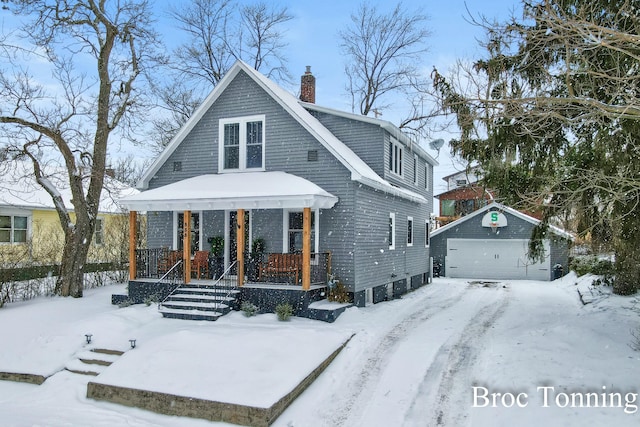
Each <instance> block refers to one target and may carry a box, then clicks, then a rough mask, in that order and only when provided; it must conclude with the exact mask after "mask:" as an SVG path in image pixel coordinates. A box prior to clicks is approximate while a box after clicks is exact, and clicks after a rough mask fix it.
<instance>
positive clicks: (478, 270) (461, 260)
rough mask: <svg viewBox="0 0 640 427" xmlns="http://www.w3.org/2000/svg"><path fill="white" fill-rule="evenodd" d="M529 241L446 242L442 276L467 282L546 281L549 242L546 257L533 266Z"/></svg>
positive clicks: (545, 246)
mask: <svg viewBox="0 0 640 427" xmlns="http://www.w3.org/2000/svg"><path fill="white" fill-rule="evenodd" d="M528 246H529V240H507V239H501V240H497V239H496V240H479V239H447V257H446V259H445V269H446V271H445V274H446V276H447V277H461V278H468V279H531V280H549V279H550V276H551V272H550V268H549V265H550V261H549V242H548V241H545V242H544V250H545V254H546V255H547V257H546V258H545V260H544V261H543V262H542V263H536V264H533V263H532V261H531V260H530V259H529V258H528V257H527V252H528V251H529V247H528Z"/></svg>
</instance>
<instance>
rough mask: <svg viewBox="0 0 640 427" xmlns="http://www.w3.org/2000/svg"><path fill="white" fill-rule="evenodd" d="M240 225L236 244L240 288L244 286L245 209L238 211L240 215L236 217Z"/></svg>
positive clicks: (238, 225) (237, 229)
mask: <svg viewBox="0 0 640 427" xmlns="http://www.w3.org/2000/svg"><path fill="white" fill-rule="evenodd" d="M236 218H237V221H238V224H237V227H236V232H237V233H238V234H237V235H236V243H237V245H236V246H237V254H236V255H237V256H236V259H237V260H238V286H242V285H243V284H244V209H238V215H236Z"/></svg>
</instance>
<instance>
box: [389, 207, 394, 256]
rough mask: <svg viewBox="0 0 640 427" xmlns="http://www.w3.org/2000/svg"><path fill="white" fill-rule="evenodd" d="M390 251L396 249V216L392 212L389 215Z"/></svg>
mask: <svg viewBox="0 0 640 427" xmlns="http://www.w3.org/2000/svg"><path fill="white" fill-rule="evenodd" d="M388 241H389V249H395V248H396V214H395V213H393V212H391V213H390V214H389V236H388Z"/></svg>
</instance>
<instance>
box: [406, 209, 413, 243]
mask: <svg viewBox="0 0 640 427" xmlns="http://www.w3.org/2000/svg"><path fill="white" fill-rule="evenodd" d="M409 224H411V235H409ZM414 226H415V224H414V223H413V217H412V216H408V217H407V247H411V246H413V238H414V231H413V230H414V228H415V227H414ZM409 237H411V241H409Z"/></svg>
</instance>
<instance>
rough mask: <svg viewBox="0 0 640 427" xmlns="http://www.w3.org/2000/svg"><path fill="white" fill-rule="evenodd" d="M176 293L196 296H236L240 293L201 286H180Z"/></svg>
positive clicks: (235, 290)
mask: <svg viewBox="0 0 640 427" xmlns="http://www.w3.org/2000/svg"><path fill="white" fill-rule="evenodd" d="M176 293H185V294H186V293H189V294H196V295H227V294H229V295H238V294H239V293H240V291H239V290H237V289H234V290H231V291H230V290H227V289H219V288H214V287H211V286H209V287H207V286H203V285H182V286H180V288H179V289H178V290H177V291H176Z"/></svg>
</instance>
